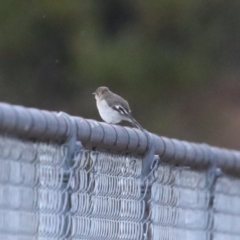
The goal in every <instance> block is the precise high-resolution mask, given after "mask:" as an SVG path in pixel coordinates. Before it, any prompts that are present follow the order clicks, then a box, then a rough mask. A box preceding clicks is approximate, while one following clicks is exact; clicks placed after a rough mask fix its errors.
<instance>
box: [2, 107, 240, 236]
mask: <svg viewBox="0 0 240 240" xmlns="http://www.w3.org/2000/svg"><path fill="white" fill-rule="evenodd" d="M0 129H1V133H0V172H1V173H0V195H1V197H0V239H6V240H10V239H11V240H13V239H14V240H15V239H21V240H28V239H29V240H30V239H31V240H32V239H41V240H43V239H44V240H47V239H49V240H51V239H57V240H60V239H69V240H70V239H71V240H73V239H74V240H76V239H98V240H101V239H109V240H114V239H122V240H132V239H134V240H143V239H146V240H148V239H154V240H174V239H184V240H185V239H186V240H188V239H189V240H230V239H231V240H237V239H240V174H239V173H240V153H239V152H237V151H230V150H226V149H219V148H215V147H210V146H208V145H206V144H193V143H188V142H180V141H178V140H172V139H167V138H164V137H158V136H156V135H152V134H150V133H148V132H146V131H145V132H141V131H139V130H136V129H130V128H123V127H121V126H112V125H108V124H105V123H98V122H96V121H92V120H85V119H82V118H77V117H71V116H68V115H67V114H63V113H62V114H57V113H50V112H47V111H40V110H37V109H26V108H22V107H16V106H10V105H6V104H0Z"/></svg>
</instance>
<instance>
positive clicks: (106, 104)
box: [93, 87, 143, 130]
mask: <svg viewBox="0 0 240 240" xmlns="http://www.w3.org/2000/svg"><path fill="white" fill-rule="evenodd" d="M93 94H94V95H95V98H96V101H97V108H98V112H99V114H100V116H101V118H102V119H103V120H104V121H105V122H107V123H111V124H117V123H120V122H121V121H128V122H131V123H132V124H133V125H134V126H136V127H137V128H139V129H141V130H143V128H142V127H141V125H140V124H139V123H138V122H137V121H136V120H135V119H134V118H133V117H132V115H131V110H130V107H129V104H128V102H127V101H126V100H125V99H123V98H122V97H120V96H118V95H117V94H115V93H113V92H111V91H110V90H109V89H108V88H107V87H99V88H97V90H96V91H95V92H94V93H93Z"/></svg>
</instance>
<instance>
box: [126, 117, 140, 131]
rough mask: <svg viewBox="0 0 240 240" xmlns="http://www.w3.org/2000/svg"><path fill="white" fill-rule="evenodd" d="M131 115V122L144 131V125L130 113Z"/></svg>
mask: <svg viewBox="0 0 240 240" xmlns="http://www.w3.org/2000/svg"><path fill="white" fill-rule="evenodd" d="M129 117H130V119H131V123H132V124H133V125H134V126H135V127H137V128H138V129H140V130H141V131H143V127H142V126H141V125H140V124H139V123H138V122H137V121H136V119H135V118H133V117H132V116H131V115H130V114H129Z"/></svg>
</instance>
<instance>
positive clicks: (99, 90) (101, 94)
mask: <svg viewBox="0 0 240 240" xmlns="http://www.w3.org/2000/svg"><path fill="white" fill-rule="evenodd" d="M108 92H109V89H108V88H107V87H99V88H97V90H96V91H95V92H94V93H93V94H94V95H95V98H96V99H97V100H101V99H102V98H103V97H104V96H105V95H106V94H107V93H108Z"/></svg>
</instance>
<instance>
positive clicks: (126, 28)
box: [0, 0, 240, 149]
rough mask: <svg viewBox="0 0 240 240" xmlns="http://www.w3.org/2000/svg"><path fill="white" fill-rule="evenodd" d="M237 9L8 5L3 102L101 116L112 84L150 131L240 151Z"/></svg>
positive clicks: (2, 16)
mask: <svg viewBox="0 0 240 240" xmlns="http://www.w3.org/2000/svg"><path fill="white" fill-rule="evenodd" d="M239 13H240V1H239V0H232V1H223V0H209V1H206V0H183V1H179V0H148V1H143V0H133V1H130V0H114V1H112V0H77V1H75V0H64V1H63V0H39V1H36V0H32V1H29V0H28V1H26V0H25V1H24V0H21V1H20V0H0V101H4V102H10V103H13V104H20V105H25V106H29V107H37V108H43V109H48V110H56V111H66V112H68V113H69V114H71V115H79V116H82V117H85V118H94V119H97V120H100V117H99V115H98V112H97V110H96V106H95V100H94V98H93V96H92V94H91V93H92V92H93V91H95V89H96V88H97V87H98V86H104V85H105V86H108V87H109V88H110V89H111V90H112V91H114V92H116V93H118V94H120V95H122V96H123V97H124V98H126V99H127V100H128V101H129V102H130V106H131V108H132V112H133V116H134V117H135V118H136V119H137V120H138V121H139V122H140V123H141V124H142V125H143V126H144V127H145V128H146V129H148V130H149V131H152V132H155V133H158V134H160V135H166V136H168V137H174V138H179V139H184V140H190V141H195V142H207V143H210V144H214V145H220V146H225V147H231V148H238V149H239V148H240V130H239V125H240V81H239V79H240V71H239V66H240V15H239Z"/></svg>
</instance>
